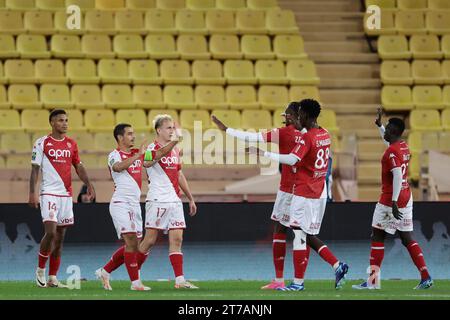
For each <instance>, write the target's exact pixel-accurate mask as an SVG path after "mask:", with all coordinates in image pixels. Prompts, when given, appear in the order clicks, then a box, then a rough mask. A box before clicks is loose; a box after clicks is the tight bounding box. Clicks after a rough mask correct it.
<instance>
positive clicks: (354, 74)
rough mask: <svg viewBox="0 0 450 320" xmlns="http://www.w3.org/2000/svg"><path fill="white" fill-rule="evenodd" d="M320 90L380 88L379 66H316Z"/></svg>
mask: <svg viewBox="0 0 450 320" xmlns="http://www.w3.org/2000/svg"><path fill="white" fill-rule="evenodd" d="M317 72H318V74H319V77H320V78H321V79H322V81H321V83H320V88H323V89H327V88H332V89H333V88H336V89H338V88H339V89H353V88H361V89H364V88H380V86H381V81H380V78H379V66H378V65H375V64H373V65H372V64H328V63H327V64H318V65H317Z"/></svg>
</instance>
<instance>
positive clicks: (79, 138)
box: [69, 109, 98, 161]
mask: <svg viewBox="0 0 450 320" xmlns="http://www.w3.org/2000/svg"><path fill="white" fill-rule="evenodd" d="M70 111H71V112H73V111H79V110H76V109H75V110H70ZM71 119H72V117H71V116H69V129H70V134H69V137H70V138H72V139H74V140H75V141H76V142H77V145H78V150H79V152H80V153H86V152H93V151H95V143H94V136H93V135H92V134H91V133H88V132H85V131H79V130H77V131H75V132H72V121H71ZM96 156H97V155H96ZM84 157H85V156H83V159H82V160H83V161H84ZM97 157H98V156H97Z"/></svg>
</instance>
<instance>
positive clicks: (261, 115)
mask: <svg viewBox="0 0 450 320" xmlns="http://www.w3.org/2000/svg"><path fill="white" fill-rule="evenodd" d="M241 124H242V128H243V129H246V130H249V129H252V130H259V129H268V128H270V127H271V126H272V116H271V115H270V112H269V111H268V110H243V111H242V118H241Z"/></svg>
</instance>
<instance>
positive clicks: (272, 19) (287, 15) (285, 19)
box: [266, 10, 299, 34]
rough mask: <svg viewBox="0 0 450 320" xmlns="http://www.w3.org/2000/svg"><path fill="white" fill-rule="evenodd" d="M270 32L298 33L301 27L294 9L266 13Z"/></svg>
mask: <svg viewBox="0 0 450 320" xmlns="http://www.w3.org/2000/svg"><path fill="white" fill-rule="evenodd" d="M266 26H267V29H268V30H269V33H270V34H298V33H299V29H298V25H297V22H296V21H295V14H294V12H293V11H292V10H271V11H268V12H267V13H266Z"/></svg>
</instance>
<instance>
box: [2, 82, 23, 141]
mask: <svg viewBox="0 0 450 320" xmlns="http://www.w3.org/2000/svg"><path fill="white" fill-rule="evenodd" d="M0 88H1V87H0ZM0 90H1V89H0ZM22 130H23V129H22V128H21V127H20V115H19V112H18V111H17V110H0V131H1V132H2V134H4V133H5V132H19V131H22Z"/></svg>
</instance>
